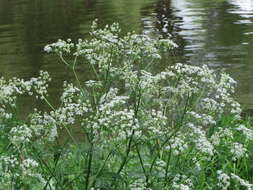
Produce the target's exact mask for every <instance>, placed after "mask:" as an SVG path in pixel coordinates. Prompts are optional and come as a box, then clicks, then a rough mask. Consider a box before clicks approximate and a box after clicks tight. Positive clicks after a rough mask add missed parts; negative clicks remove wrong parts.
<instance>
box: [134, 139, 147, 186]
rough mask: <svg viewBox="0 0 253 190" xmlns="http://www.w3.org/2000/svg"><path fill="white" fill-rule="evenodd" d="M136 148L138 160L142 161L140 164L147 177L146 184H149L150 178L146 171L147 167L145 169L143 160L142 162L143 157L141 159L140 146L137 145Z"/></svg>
mask: <svg viewBox="0 0 253 190" xmlns="http://www.w3.org/2000/svg"><path fill="white" fill-rule="evenodd" d="M135 147H136V151H137V155H138V158H139V160H140V163H141V167H142V170H143V172H144V175H145V176H146V183H148V181H149V176H148V174H147V172H146V170H145V167H144V163H143V160H142V157H141V153H140V151H139V148H138V145H137V144H136V143H135Z"/></svg>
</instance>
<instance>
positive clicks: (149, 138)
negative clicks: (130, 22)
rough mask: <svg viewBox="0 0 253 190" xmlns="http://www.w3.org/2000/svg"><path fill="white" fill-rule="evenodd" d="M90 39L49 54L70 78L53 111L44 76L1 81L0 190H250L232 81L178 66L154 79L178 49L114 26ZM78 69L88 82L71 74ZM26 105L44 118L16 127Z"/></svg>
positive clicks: (250, 138) (249, 135)
mask: <svg viewBox="0 0 253 190" xmlns="http://www.w3.org/2000/svg"><path fill="white" fill-rule="evenodd" d="M90 35H91V38H90V39H89V40H81V39H80V40H79V41H78V42H77V43H73V42H72V41H71V40H70V39H69V40H66V41H63V40H59V41H57V42H55V43H53V44H49V45H47V46H46V47H45V51H46V52H48V53H55V54H57V55H58V56H59V57H60V59H61V61H62V63H64V65H65V66H66V67H68V68H69V69H70V70H71V71H72V72H73V74H74V76H75V83H69V82H64V83H63V86H64V89H63V92H62V95H61V97H59V99H60V102H61V103H60V105H59V106H55V105H54V104H53V103H51V102H49V100H48V97H49V96H50V94H48V91H47V88H48V85H49V83H50V76H49V74H48V73H47V72H44V71H41V72H40V75H39V76H38V77H37V78H31V79H30V80H23V79H17V78H13V79H11V80H6V79H4V78H1V79H0V129H1V130H0V135H1V139H0V189H5V190H8V189H20V190H30V189H31V190H41V189H44V190H80V189H85V190H98V189H100V190H109V189H115V190H151V189H152V190H166V189H167V190H169V189H173V190H174V189H179V190H188V189H196V190H198V189H199V190H203V189H253V185H252V183H253V179H252V173H253V167H252V166H253V163H252V158H253V152H252V147H253V128H252V126H251V120H250V119H247V120H242V119H241V117H240V113H241V108H240V105H239V103H238V102H236V100H235V99H234V98H233V94H234V88H235V84H236V82H235V81H234V80H233V79H232V78H231V77H230V76H229V75H227V74H226V73H221V72H217V71H213V70H211V69H209V68H208V67H207V66H205V65H204V66H191V65H185V64H180V63H178V64H176V65H172V66H168V67H167V68H165V69H164V70H163V71H161V72H154V70H155V69H154V68H155V67H157V64H159V60H160V59H161V58H162V56H163V55H166V54H164V53H165V52H168V51H169V50H171V49H173V48H175V47H176V45H175V44H174V43H173V42H172V41H171V40H168V39H151V38H149V37H148V36H146V35H137V34H134V33H128V34H127V35H125V36H123V37H122V36H121V35H120V28H119V26H118V25H117V24H112V25H111V26H106V27H105V28H104V29H99V28H98V27H97V23H96V22H94V23H93V25H92V29H91V32H90ZM83 65H85V67H86V68H89V69H90V70H91V71H92V73H93V74H92V75H93V78H91V79H90V80H87V81H82V80H80V77H79V75H80V73H77V72H76V67H77V66H78V67H82V66H83ZM24 95H25V96H32V97H34V98H39V99H41V100H42V101H43V102H44V103H45V104H46V105H48V110H49V111H44V110H40V109H39V108H35V109H34V110H33V111H31V113H30V114H29V115H27V116H26V117H25V118H24V117H21V116H20V115H19V114H20V112H22V110H17V102H18V101H19V96H24ZM75 131H78V134H79V135H80V134H81V136H82V138H81V139H80V138H79V139H77V138H76V132H75ZM66 136H68V138H66ZM65 139H68V140H65Z"/></svg>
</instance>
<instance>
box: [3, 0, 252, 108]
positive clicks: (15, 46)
mask: <svg viewBox="0 0 253 190" xmlns="http://www.w3.org/2000/svg"><path fill="white" fill-rule="evenodd" d="M95 18H98V19H99V24H100V25H101V26H102V25H105V24H110V23H112V22H115V21H117V22H119V23H120V25H121V26H122V28H123V32H128V31H131V30H135V31H136V32H139V33H145V34H148V35H151V36H156V37H157V36H158V35H162V36H163V37H169V36H172V37H173V39H174V40H175V41H176V42H177V43H178V44H179V47H180V48H179V49H178V50H177V51H176V53H177V54H176V56H175V57H172V58H169V59H167V61H169V63H168V62H164V63H163V65H164V66H165V65H166V64H172V63H174V62H177V61H181V62H185V63H188V64H196V65H201V64H203V63H204V64H208V65H209V66H211V67H213V68H216V69H225V70H226V71H227V72H229V73H231V74H232V76H233V77H234V78H236V80H238V81H239V87H238V89H239V90H238V97H239V100H240V102H242V103H243V104H246V105H247V107H250V106H253V102H252V101H251V99H252V98H253V86H252V85H251V81H253V74H252V73H253V52H252V51H253V1H252V0H50V1H40V0H33V1H29V0H22V1H9V0H0V75H3V76H6V77H12V76H20V77H25V78H28V77H31V76H35V75H37V74H38V71H39V70H40V69H43V70H48V71H49V72H50V73H51V75H52V76H54V83H53V88H51V91H52V92H56V91H57V90H56V89H57V88H58V86H59V85H60V84H61V83H62V80H64V78H66V76H67V78H71V74H70V73H68V72H67V71H66V70H65V69H64V68H63V67H62V66H61V65H60V64H58V63H59V61H58V60H57V59H56V58H55V57H54V56H50V55H45V54H44V53H43V52H42V49H43V46H44V45H45V44H46V43H50V42H52V41H55V40H57V39H58V38H63V39H66V38H73V39H77V38H80V37H81V38H83V37H86V36H87V33H88V31H89V27H90V24H91V21H92V20H94V19H95ZM83 70H84V71H85V72H84V73H85V76H83V77H86V78H87V77H88V76H89V74H90V73H89V71H88V70H85V68H83Z"/></svg>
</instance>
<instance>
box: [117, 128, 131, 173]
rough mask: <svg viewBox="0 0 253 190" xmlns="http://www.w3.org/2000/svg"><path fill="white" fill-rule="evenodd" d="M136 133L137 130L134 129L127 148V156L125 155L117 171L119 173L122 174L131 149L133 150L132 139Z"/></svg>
mask: <svg viewBox="0 0 253 190" xmlns="http://www.w3.org/2000/svg"><path fill="white" fill-rule="evenodd" d="M134 133H135V130H133V131H132V134H131V136H130V139H129V142H128V145H127V149H126V156H125V157H124V159H123V161H122V163H121V165H120V167H119V169H118V171H117V175H119V174H120V172H121V171H122V169H123V168H124V166H125V164H126V162H127V158H128V156H129V153H130V150H131V144H132V141H133V136H134Z"/></svg>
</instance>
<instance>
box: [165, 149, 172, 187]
mask: <svg viewBox="0 0 253 190" xmlns="http://www.w3.org/2000/svg"><path fill="white" fill-rule="evenodd" d="M170 159H171V148H170V152H169V156H168V159H167V163H166V169H165V177H164V181H165V184H167V178H168V171H169V164H170Z"/></svg>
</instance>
